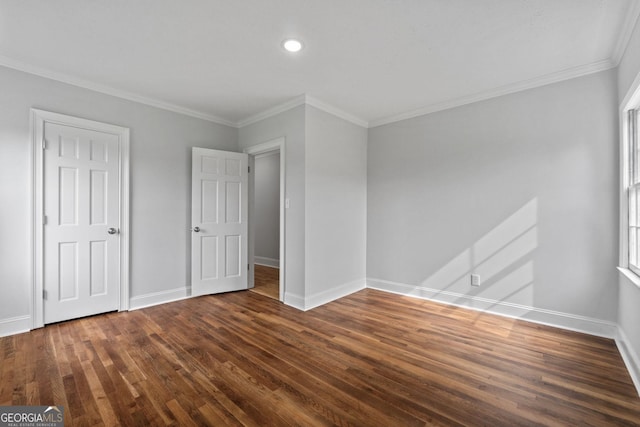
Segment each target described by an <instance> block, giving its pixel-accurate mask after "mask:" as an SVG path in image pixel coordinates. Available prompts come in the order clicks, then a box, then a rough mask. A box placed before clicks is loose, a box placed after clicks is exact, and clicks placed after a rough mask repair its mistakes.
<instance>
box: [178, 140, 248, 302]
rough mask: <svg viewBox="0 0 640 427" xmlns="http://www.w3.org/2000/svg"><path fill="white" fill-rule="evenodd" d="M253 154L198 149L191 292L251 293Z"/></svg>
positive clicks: (193, 185)
mask: <svg viewBox="0 0 640 427" xmlns="http://www.w3.org/2000/svg"><path fill="white" fill-rule="evenodd" d="M247 181H248V156H247V154H243V153H232V152H228V151H219V150H210V149H206V148H193V157H192V182H191V292H192V295H194V296H196V295H205V294H215V293H220V292H229V291H239V290H242V289H247V276H248V271H247V267H248V265H249V264H248V262H247V247H248V245H247V236H248V232H247V231H248V228H247V218H248V217H247V211H248V209H247V202H248V193H247Z"/></svg>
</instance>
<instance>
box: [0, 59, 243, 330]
mask: <svg viewBox="0 0 640 427" xmlns="http://www.w3.org/2000/svg"><path fill="white" fill-rule="evenodd" d="M0 94H2V95H1V96H0V201H1V204H0V294H1V295H2V297H1V298H0V320H1V319H7V318H13V317H19V316H25V315H28V314H29V306H30V303H29V299H28V298H29V289H30V286H31V282H30V280H31V273H30V253H29V247H30V241H29V239H30V238H29V219H30V215H31V213H30V210H29V209H30V202H29V200H30V193H31V188H30V176H31V167H30V140H29V109H30V108H31V107H36V108H39V109H43V110H48V111H53V112H57V113H62V114H68V115H72V116H77V117H82V118H87V119H91V120H97V121H102V122H106V123H112V124H116V125H120V126H124V127H128V128H130V129H131V230H132V235H131V296H132V297H140V296H144V295H146V294H150V293H156V292H163V291H167V290H175V289H177V288H182V289H184V288H185V286H186V285H187V284H189V282H190V277H189V271H190V267H189V265H190V261H189V260H190V255H191V254H190V246H189V240H190V234H189V231H188V230H189V226H190V209H191V205H190V204H191V200H190V194H191V192H190V187H191V151H190V150H191V147H194V146H198V147H206V148H216V149H223V150H230V151H237V130H236V129H233V128H230V127H226V126H221V125H217V124H214V123H210V122H207V121H204V120H200V119H195V118H191V117H187V116H183V115H180V114H175V113H171V112H168V111H165V110H160V109H157V108H153V107H149V106H145V105H141V104H137V103H134V102H130V101H126V100H123V99H119V98H115V97H111V96H107V95H104V94H100V93H96V92H93V91H90V90H85V89H81V88H78V87H75V86H71V85H68V84H64V83H59V82H55V81H52V80H48V79H45V78H40V77H36V76H33V75H30V74H26V73H23V72H20V71H15V70H11V69H7V68H3V67H0Z"/></svg>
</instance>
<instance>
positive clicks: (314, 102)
mask: <svg viewBox="0 0 640 427" xmlns="http://www.w3.org/2000/svg"><path fill="white" fill-rule="evenodd" d="M306 104H307V105H311V106H312V107H315V108H317V109H318V110H322V111H324V112H325V113H329V114H332V115H334V116H336V117H339V118H341V119H343V120H346V121H348V122H351V123H353V124H355V125H358V126H362V127H363V128H368V127H369V122H368V121H366V120H363V119H361V118H359V117H356V116H354V115H353V114H350V113H347V112H346V111H344V110H341V109H339V108H337V107H334V106H333V105H329V104H327V103H325V102H322V101H320V100H319V99H316V98H312V97H310V96H308V95H307V96H306Z"/></svg>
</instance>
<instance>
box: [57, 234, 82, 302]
mask: <svg viewBox="0 0 640 427" xmlns="http://www.w3.org/2000/svg"><path fill="white" fill-rule="evenodd" d="M58 265H59V267H58V275H59V277H58V299H59V301H65V300H70V299H76V298H78V243H76V242H64V243H60V244H59V245H58Z"/></svg>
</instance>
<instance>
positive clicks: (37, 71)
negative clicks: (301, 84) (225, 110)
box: [0, 55, 237, 127]
mask: <svg viewBox="0 0 640 427" xmlns="http://www.w3.org/2000/svg"><path fill="white" fill-rule="evenodd" d="M0 65H1V66H3V67H7V68H11V69H14V70H18V71H22V72H25V73H28V74H33V75H36V76H40V77H44V78H47V79H50V80H55V81H58V82H62V83H66V84H69V85H72V86H76V87H80V88H83V89H89V90H92V91H94V92H99V93H103V94H105V95H110V96H115V97H116V98H122V99H126V100H128V101H133V102H137V103H139V104H144V105H148V106H151V107H155V108H160V109H162V110H167V111H171V112H174V113H178V114H182V115H185V116H190V117H195V118H197V119H202V120H206V121H209V122H213V123H217V124H219V125H225V126H231V127H237V124H236V123H235V122H232V121H230V120H226V119H223V118H221V117H217V116H214V115H211V114H206V113H202V112H200V111H196V110H192V109H189V108H185V107H181V106H179V105H176V104H172V103H169V102H165V101H161V100H159V99H155V98H149V97H146V96H141V95H137V94H135V93H131V92H127V91H124V90H120V89H115V88H113V87H110V86H105V85H101V84H98V83H93V82H90V81H87V80H83V79H79V78H76V77H73V76H70V75H68V74H63V73H58V72H55V71H51V70H47V69H44V68H40V67H36V66H33V65H30V64H26V63H24V62H21V61H17V60H15V59H11V58H7V57H6V56H1V55H0Z"/></svg>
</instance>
